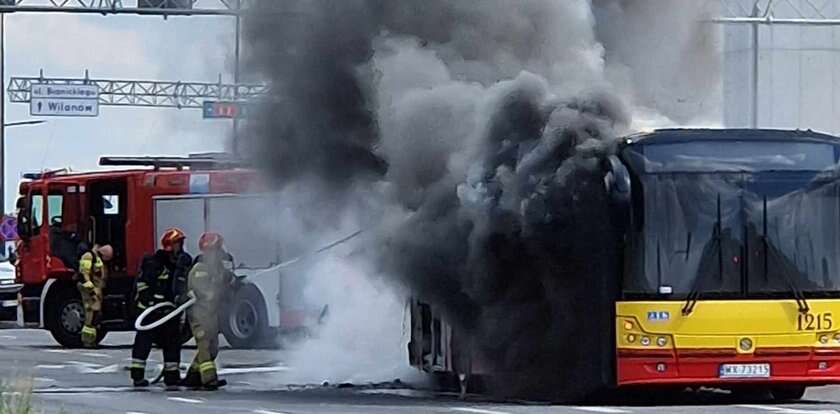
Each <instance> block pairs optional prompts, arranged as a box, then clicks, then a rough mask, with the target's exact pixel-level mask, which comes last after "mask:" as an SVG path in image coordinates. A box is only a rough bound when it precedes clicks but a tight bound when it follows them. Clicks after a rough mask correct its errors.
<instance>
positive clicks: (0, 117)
mask: <svg viewBox="0 0 840 414" xmlns="http://www.w3.org/2000/svg"><path fill="white" fill-rule="evenodd" d="M4 90H6V13H0V93H2V91H4ZM0 209H2V213H3V214H2V215H5V214H6V94H5V93H4V94H3V96H2V97H0Z"/></svg>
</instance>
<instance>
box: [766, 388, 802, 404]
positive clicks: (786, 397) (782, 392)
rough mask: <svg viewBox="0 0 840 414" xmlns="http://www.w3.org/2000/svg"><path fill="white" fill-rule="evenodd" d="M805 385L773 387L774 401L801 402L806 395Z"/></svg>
mask: <svg viewBox="0 0 840 414" xmlns="http://www.w3.org/2000/svg"><path fill="white" fill-rule="evenodd" d="M805 388H806V387H805V386H804V385H778V386H775V387H773V388H772V389H771V390H770V392H772V393H773V399H775V400H777V401H795V400H801V399H802V396H803V395H805Z"/></svg>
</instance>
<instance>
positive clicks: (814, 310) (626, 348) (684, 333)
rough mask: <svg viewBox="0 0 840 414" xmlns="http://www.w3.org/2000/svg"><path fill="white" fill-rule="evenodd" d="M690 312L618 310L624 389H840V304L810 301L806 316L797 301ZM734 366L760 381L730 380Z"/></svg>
mask: <svg viewBox="0 0 840 414" xmlns="http://www.w3.org/2000/svg"><path fill="white" fill-rule="evenodd" d="M683 305H684V302H682V301H667V302H664V301H638V302H637V301H632V302H631V301H626V302H618V303H616V357H617V375H618V378H617V381H618V385H640V384H727V383H738V382H788V383H792V382H796V383H807V384H812V385H818V384H829V383H840V300H833V299H832V300H809V301H808V305H809V307H810V310H809V312H808V313H804V314H803V313H801V312H799V310H798V306H797V304H796V302H795V301H793V300H701V301H699V302H698V303H697V304H696V306H695V307H694V309H693V312H692V313H691V314H689V315H683V314H682V308H683ZM732 367H734V368H738V369H745V372H747V373H750V374H753V375H743V376H741V375H732V376H730V375H724V374H723V371H726V372H729V370H730V368H732ZM734 368H733V369H734ZM750 370H752V371H754V372H752V371H750ZM733 372H736V373H737V370H735V371H733Z"/></svg>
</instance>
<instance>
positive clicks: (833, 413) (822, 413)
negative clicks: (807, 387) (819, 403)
mask: <svg viewBox="0 0 840 414" xmlns="http://www.w3.org/2000/svg"><path fill="white" fill-rule="evenodd" d="M736 407H741V408H752V409H754V410H762V411H770V412H773V413H779V414H838V411H837V410H800V409H797V408H785V407H774V406H772V405H758V404H746V405H737V406H736Z"/></svg>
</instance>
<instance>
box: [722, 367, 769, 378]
mask: <svg viewBox="0 0 840 414" xmlns="http://www.w3.org/2000/svg"><path fill="white" fill-rule="evenodd" d="M769 376H770V364H723V365H721V366H720V377H721V378H768V377H769Z"/></svg>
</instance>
